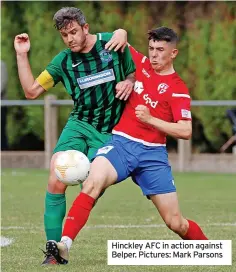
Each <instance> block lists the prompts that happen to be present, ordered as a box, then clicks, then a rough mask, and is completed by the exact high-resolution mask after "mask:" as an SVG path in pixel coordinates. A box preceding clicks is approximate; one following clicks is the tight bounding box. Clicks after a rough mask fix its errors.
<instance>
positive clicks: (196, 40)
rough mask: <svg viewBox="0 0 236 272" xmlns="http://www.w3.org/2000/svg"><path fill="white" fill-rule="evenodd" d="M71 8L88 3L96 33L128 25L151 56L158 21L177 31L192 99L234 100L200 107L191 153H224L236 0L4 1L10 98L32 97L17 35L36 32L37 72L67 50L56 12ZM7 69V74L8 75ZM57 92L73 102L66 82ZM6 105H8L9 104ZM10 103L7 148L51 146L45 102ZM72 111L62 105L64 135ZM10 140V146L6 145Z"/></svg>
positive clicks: (132, 38)
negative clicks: (151, 33)
mask: <svg viewBox="0 0 236 272" xmlns="http://www.w3.org/2000/svg"><path fill="white" fill-rule="evenodd" d="M63 6H76V7H78V8H80V9H81V10H82V11H83V12H84V13H85V15H86V18H87V22H88V23H89V24H90V32H91V33H96V32H112V31H114V30H115V29H117V28H124V29H126V30H127V31H128V37H129V42H130V43H131V44H132V45H133V46H134V47H135V48H136V49H137V50H139V51H140V52H142V53H144V54H147V35H146V33H147V31H148V30H149V29H152V28H155V27H158V26H167V27H170V28H173V29H174V30H175V31H176V32H177V33H178V34H179V36H180V44H179V51H180V52H179V55H178V57H177V60H176V63H175V69H176V71H177V72H178V73H179V74H180V76H181V77H182V78H183V80H184V81H185V82H186V84H187V86H188V87H189V90H190V94H191V96H192V99H193V100H194V101H196V100H200V101H203V100H227V101H229V103H228V104H227V105H226V106H220V105H219V106H203V105H199V106H193V107H192V114H193V137H192V141H191V154H202V153H220V148H221V147H222V146H223V145H224V144H225V143H226V142H227V141H228V140H229V139H230V138H231V137H232V136H233V135H234V134H236V121H235V120H236V117H235V115H234V114H235V113H234V109H235V108H236V106H234V104H232V101H234V102H235V100H236V3H235V2H203V1H201V2H195V1H181V2H175V1H173V2H165V1H164V2H153V1H145V2H132V1H129V2H127V1H125V2H122V1H112V2H107V1H104V2H103V1H100V2H86V1H82V2H75V1H64V2H63V1H60V2H56V1H53V2H46V1H45V2H21V1H17V2H13V1H11V2H4V1H3V2H2V3H1V9H2V10H1V12H2V24H1V27H2V29H1V30H2V38H1V49H2V50H1V51H2V52H1V53H2V54H1V60H2V61H3V62H4V64H5V66H6V71H7V76H8V81H7V86H6V88H5V90H4V95H3V94H2V97H1V99H2V100H3V99H8V100H21V99H24V100H25V98H24V93H23V90H22V88H21V85H20V82H19V79H18V74H17V68H16V58H15V51H14V47H13V40H14V37H15V35H16V34H19V33H22V32H26V33H28V34H29V36H30V40H31V50H30V54H29V58H30V63H31V67H32V70H33V74H34V76H35V77H36V76H38V75H39V74H40V73H41V71H43V70H44V68H45V67H46V65H47V64H48V63H49V62H50V61H51V59H52V58H53V57H54V56H55V55H56V54H58V53H59V52H60V51H61V50H63V49H64V48H65V47H64V44H63V42H62V41H61V38H60V35H59V33H58V32H57V31H56V29H55V28H54V26H53V21H52V17H53V15H54V13H55V12H56V11H57V10H58V9H60V8H61V7H63ZM3 71H4V69H2V72H1V76H2V79H3V78H5V77H6V73H4V72H3ZM49 93H50V94H52V95H55V96H56V98H57V99H59V100H61V99H67V100H68V99H70V97H69V95H68V94H67V93H66V91H65V90H64V87H63V86H62V84H58V85H57V86H56V87H55V88H53V89H51V90H50V91H49V92H48V93H47V94H49ZM40 99H43V97H42V98H40ZM230 101H231V104H230ZM235 105H236V102H235ZM1 108H2V110H3V108H5V107H1ZM6 108H7V114H6V115H7V117H6V133H5V134H6V136H4V135H3V136H2V150H10V151H17V150H21V151H24V150H25V151H26V150H28V151H29V150H31V151H43V150H45V122H44V114H45V113H44V107H43V106H41V105H34V106H11V107H6ZM71 108H72V106H70V105H69V106H68V105H67V106H65V105H63V106H58V107H57V121H58V126H57V128H56V129H57V131H58V135H59V134H60V131H61V130H62V128H63V126H64V125H65V122H66V120H67V118H68V115H69V113H70V111H71ZM227 110H230V112H227ZM231 110H232V112H231ZM231 113H233V115H232V114H231ZM3 115H5V113H4V114H3ZM227 115H228V116H227ZM3 121H4V120H3ZM3 121H2V123H4V122H3ZM53 122H54V121H53ZM234 122H235V123H234ZM2 131H3V132H4V129H2ZM4 137H5V138H6V142H7V143H6V144H5V143H4V142H3V139H5V138H4ZM235 144H236V143H235V142H234V138H232V139H231V142H230V143H229V144H228V146H227V147H226V148H225V150H224V152H226V153H230V154H232V152H233V146H234V145H235ZM168 149H169V151H170V152H171V153H176V152H178V144H177V141H175V140H174V139H169V144H168ZM184 150H187V149H184ZM234 157H235V156H234ZM232 158H233V157H232ZM235 168H236V167H235ZM235 171H236V170H235Z"/></svg>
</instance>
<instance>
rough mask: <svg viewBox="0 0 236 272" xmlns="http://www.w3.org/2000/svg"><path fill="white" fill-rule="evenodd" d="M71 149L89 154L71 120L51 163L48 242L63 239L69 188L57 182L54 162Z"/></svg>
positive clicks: (47, 227) (46, 216) (48, 198)
mask: <svg viewBox="0 0 236 272" xmlns="http://www.w3.org/2000/svg"><path fill="white" fill-rule="evenodd" d="M76 129H78V131H76ZM76 132H77V133H76ZM70 149H73V150H79V151H81V152H83V153H85V154H86V153H87V145H86V143H85V141H84V139H83V138H81V137H80V134H79V128H77V127H76V126H75V125H74V124H73V123H72V122H70V120H69V121H68V122H67V125H66V127H65V128H64V129H63V131H62V134H61V136H60V138H59V140H58V143H57V145H56V147H55V149H54V155H53V156H52V159H51V163H50V174H49V180H48V186H47V192H46V197H45V211H44V228H45V233H46V238H47V240H55V241H60V239H61V233H62V222H63V219H64V217H65V212H66V197H65V190H66V188H67V186H66V185H64V184H63V183H62V182H60V181H59V180H57V178H56V175H55V173H54V162H55V160H56V158H57V156H58V155H59V154H60V152H63V151H66V150H70ZM49 261H50V256H46V259H45V261H44V262H43V264H50V262H49Z"/></svg>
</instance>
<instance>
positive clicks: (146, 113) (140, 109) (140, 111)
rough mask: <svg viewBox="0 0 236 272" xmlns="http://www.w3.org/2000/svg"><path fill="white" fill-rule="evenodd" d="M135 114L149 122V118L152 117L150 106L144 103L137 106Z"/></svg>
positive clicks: (143, 120) (141, 119)
mask: <svg viewBox="0 0 236 272" xmlns="http://www.w3.org/2000/svg"><path fill="white" fill-rule="evenodd" d="M135 115H136V117H137V118H138V119H139V120H140V121H142V122H144V123H148V122H149V120H150V119H151V118H152V115H151V114H150V110H149V108H148V107H146V106H144V105H138V106H137V107H136V108H135Z"/></svg>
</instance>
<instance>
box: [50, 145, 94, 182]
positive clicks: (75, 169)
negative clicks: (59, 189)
mask: <svg viewBox="0 0 236 272" xmlns="http://www.w3.org/2000/svg"><path fill="white" fill-rule="evenodd" d="M89 169H90V162H89V159H88V158H87V156H85V155H84V154H83V153H82V152H80V151H77V150H67V151H64V152H63V153H61V154H60V155H59V156H58V157H57V158H56V161H55V164H54V171H55V174H56V176H57V178H58V179H59V180H60V181H61V182H63V183H64V184H66V185H70V186H73V185H78V184H80V183H82V182H83V181H85V179H86V178H87V176H88V173H89Z"/></svg>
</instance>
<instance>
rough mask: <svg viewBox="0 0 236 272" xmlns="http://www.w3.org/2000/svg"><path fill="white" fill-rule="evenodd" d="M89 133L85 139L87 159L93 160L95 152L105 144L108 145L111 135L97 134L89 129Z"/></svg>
mask: <svg viewBox="0 0 236 272" xmlns="http://www.w3.org/2000/svg"><path fill="white" fill-rule="evenodd" d="M90 130H91V133H90V134H89V137H88V139H87V144H88V155H87V156H88V158H89V159H90V160H91V159H92V158H94V156H95V154H96V152H97V150H98V149H99V148H101V147H102V146H104V145H105V144H106V143H108V142H109V141H110V140H111V137H112V136H111V134H107V133H106V134H103V133H100V132H98V131H97V130H95V129H94V128H93V129H90Z"/></svg>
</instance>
